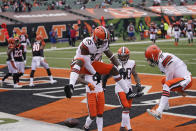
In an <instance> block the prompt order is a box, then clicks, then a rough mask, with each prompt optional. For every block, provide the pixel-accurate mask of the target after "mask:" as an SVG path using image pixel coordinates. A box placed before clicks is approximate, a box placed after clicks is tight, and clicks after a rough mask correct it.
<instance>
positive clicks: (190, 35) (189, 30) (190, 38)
mask: <svg viewBox="0 0 196 131" xmlns="http://www.w3.org/2000/svg"><path fill="white" fill-rule="evenodd" d="M193 29H194V25H193V23H192V20H189V21H188V24H187V25H186V27H185V30H186V32H187V36H188V43H189V46H192V44H193Z"/></svg>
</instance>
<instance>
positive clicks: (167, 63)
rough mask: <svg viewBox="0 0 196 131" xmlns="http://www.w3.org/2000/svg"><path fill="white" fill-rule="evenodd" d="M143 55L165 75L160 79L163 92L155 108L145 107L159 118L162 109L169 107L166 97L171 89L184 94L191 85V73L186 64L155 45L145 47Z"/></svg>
mask: <svg viewBox="0 0 196 131" xmlns="http://www.w3.org/2000/svg"><path fill="white" fill-rule="evenodd" d="M145 57H146V59H147V62H148V63H149V64H150V65H151V66H155V65H157V66H158V67H159V69H160V71H161V72H163V73H165V75H166V77H165V78H164V79H163V80H162V87H163V93H162V96H161V99H160V103H159V106H158V108H157V109H156V110H150V109H147V112H148V113H149V114H150V115H152V116H154V117H155V118H156V119H158V120H160V119H161V117H162V113H163V110H164V109H168V108H169V101H168V97H169V96H170V92H171V91H176V92H178V93H179V94H181V95H182V96H185V95H186V93H185V90H186V89H188V88H190V87H191V86H192V77H191V73H190V72H189V71H188V69H187V66H186V64H185V63H184V62H183V61H182V60H181V59H179V58H178V57H176V56H175V55H173V54H170V53H164V52H162V51H161V50H160V48H159V47H158V46H157V45H150V46H149V47H147V48H146V51H145Z"/></svg>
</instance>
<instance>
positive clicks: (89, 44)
mask: <svg viewBox="0 0 196 131" xmlns="http://www.w3.org/2000/svg"><path fill="white" fill-rule="evenodd" d="M108 40H109V32H108V30H107V29H106V28H105V27H103V26H98V27H96V28H95V29H94V31H93V35H92V37H87V38H85V39H84V40H83V41H82V42H81V43H80V45H79V46H78V49H77V51H76V55H75V57H74V60H73V62H72V64H71V74H70V82H69V84H68V85H65V88H64V91H65V95H66V97H67V98H71V96H72V95H73V90H74V86H75V83H76V80H77V79H78V76H79V74H91V75H93V80H94V81H97V83H99V82H100V80H101V75H102V74H109V73H110V74H111V75H112V76H113V78H114V79H115V81H116V82H117V83H118V84H119V85H120V87H121V88H122V89H123V90H124V92H125V93H126V94H127V97H128V96H129V95H130V94H131V93H132V91H131V90H129V88H128V87H127V85H126V84H125V82H124V80H123V79H122V78H121V76H120V74H124V73H125V72H124V68H122V66H121V65H120V63H119V61H118V59H117V58H116V57H115V55H114V54H113V53H112V52H111V51H110V49H109V43H108ZM103 53H104V54H105V55H106V56H107V57H108V58H109V59H110V61H111V62H112V63H113V64H106V63H102V62H100V61H98V60H99V58H100V56H101V55H102V54H103ZM119 73H120V74H119Z"/></svg>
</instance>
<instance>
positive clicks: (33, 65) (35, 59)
mask: <svg viewBox="0 0 196 131" xmlns="http://www.w3.org/2000/svg"><path fill="white" fill-rule="evenodd" d="M39 63H40V61H39V58H38V57H33V58H32V62H31V73H30V84H29V86H34V84H33V78H34V74H35V70H36V68H37V67H38V66H39Z"/></svg>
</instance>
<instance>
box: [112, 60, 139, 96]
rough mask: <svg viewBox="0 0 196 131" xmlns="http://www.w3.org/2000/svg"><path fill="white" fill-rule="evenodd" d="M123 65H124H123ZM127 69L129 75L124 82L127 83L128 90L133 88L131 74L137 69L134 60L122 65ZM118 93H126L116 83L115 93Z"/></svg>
mask: <svg viewBox="0 0 196 131" xmlns="http://www.w3.org/2000/svg"><path fill="white" fill-rule="evenodd" d="M121 65H122V63H121ZM122 66H123V67H124V68H125V71H126V73H127V76H126V78H125V79H124V81H125V82H126V85H127V86H128V88H132V86H131V84H132V82H131V74H132V69H133V68H134V67H135V61H134V60H128V61H127V63H125V64H123V65H122ZM118 92H124V91H123V89H122V88H121V87H120V85H119V84H118V83H116V86H115V93H118Z"/></svg>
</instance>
